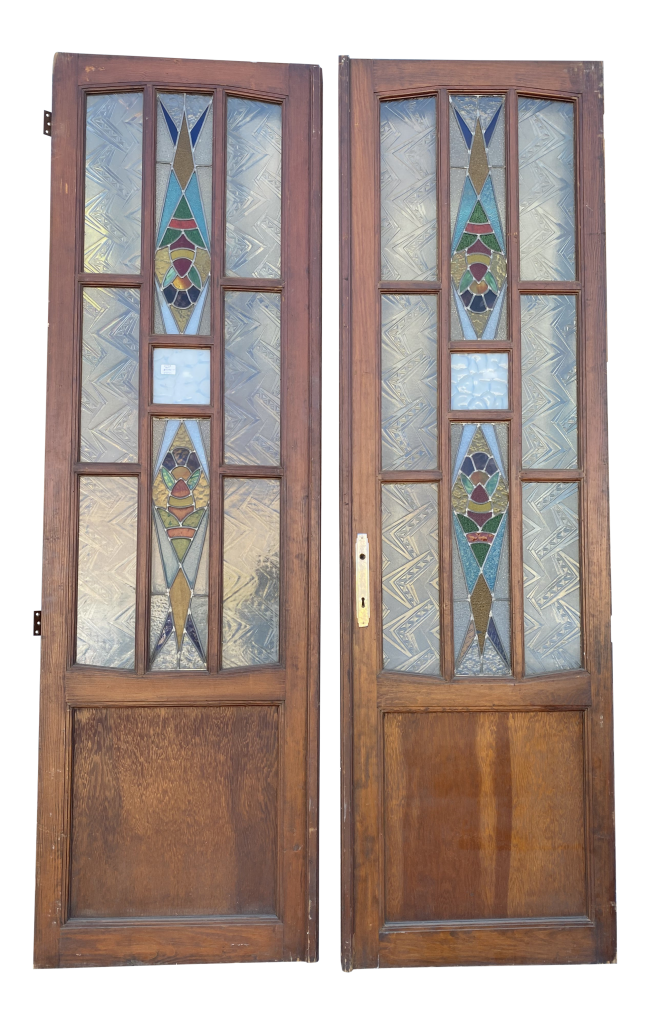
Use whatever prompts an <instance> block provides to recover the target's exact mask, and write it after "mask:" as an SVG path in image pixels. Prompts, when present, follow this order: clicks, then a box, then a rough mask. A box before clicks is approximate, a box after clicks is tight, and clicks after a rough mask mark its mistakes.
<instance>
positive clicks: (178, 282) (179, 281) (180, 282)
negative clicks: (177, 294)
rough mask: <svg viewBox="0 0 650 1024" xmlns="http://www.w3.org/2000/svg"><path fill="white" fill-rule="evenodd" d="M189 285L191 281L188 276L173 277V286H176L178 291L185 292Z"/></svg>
mask: <svg viewBox="0 0 650 1024" xmlns="http://www.w3.org/2000/svg"><path fill="white" fill-rule="evenodd" d="M190 287H191V281H190V280H189V278H187V277H186V278H185V279H183V278H182V277H177V278H175V279H174V288H178V290H179V291H181V292H186V291H187V289H188V288H190Z"/></svg>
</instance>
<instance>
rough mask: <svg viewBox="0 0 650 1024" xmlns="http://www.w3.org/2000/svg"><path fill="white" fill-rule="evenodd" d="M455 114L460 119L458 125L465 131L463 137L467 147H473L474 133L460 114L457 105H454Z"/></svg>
mask: <svg viewBox="0 0 650 1024" xmlns="http://www.w3.org/2000/svg"><path fill="white" fill-rule="evenodd" d="M454 114H455V115H456V120H457V121H458V127H459V128H460V130H461V132H462V133H463V138H464V139H465V143H466V144H467V148H468V149H471V148H472V139H473V138H474V135H473V133H472V132H471V131H470V130H469V128H468V127H467V125H466V124H465V122H464V121H463V119H462V117H461V116H460V114H459V113H458V111H457V110H456V107H454Z"/></svg>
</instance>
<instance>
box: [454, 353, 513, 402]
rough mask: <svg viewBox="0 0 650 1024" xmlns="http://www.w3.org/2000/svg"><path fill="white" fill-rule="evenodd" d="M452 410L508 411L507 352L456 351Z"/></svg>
mask: <svg viewBox="0 0 650 1024" xmlns="http://www.w3.org/2000/svg"><path fill="white" fill-rule="evenodd" d="M451 407H452V409H507V408H508V353H507V352H454V353H453V354H452V357H451Z"/></svg>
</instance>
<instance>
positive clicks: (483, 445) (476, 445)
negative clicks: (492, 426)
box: [467, 427, 491, 455]
mask: <svg viewBox="0 0 650 1024" xmlns="http://www.w3.org/2000/svg"><path fill="white" fill-rule="evenodd" d="M490 450H491V449H490V446H489V445H488V443H487V441H486V440H485V434H484V433H483V431H482V429H481V428H480V427H479V428H478V430H477V431H476V433H475V434H474V437H473V438H472V440H471V443H470V446H469V448H468V449H467V454H468V455H473V454H474V452H489V451H490Z"/></svg>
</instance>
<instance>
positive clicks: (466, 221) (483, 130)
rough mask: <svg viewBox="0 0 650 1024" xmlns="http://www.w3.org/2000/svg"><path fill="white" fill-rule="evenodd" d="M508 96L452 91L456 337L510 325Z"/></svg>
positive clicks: (487, 336) (494, 332)
mask: <svg viewBox="0 0 650 1024" xmlns="http://www.w3.org/2000/svg"><path fill="white" fill-rule="evenodd" d="M504 122H505V110H504V100H503V96H451V97H450V108H449V145H450V163H451V166H450V200H451V202H450V206H451V224H452V240H451V278H452V289H451V290H452V297H453V298H452V309H451V337H452V340H458V341H476V340H484V341H491V340H494V339H498V340H504V339H505V338H506V331H507V302H506V277H507V265H506V243H505V223H506V220H505V127H504Z"/></svg>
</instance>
